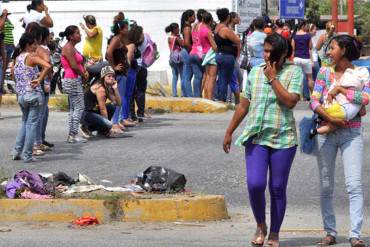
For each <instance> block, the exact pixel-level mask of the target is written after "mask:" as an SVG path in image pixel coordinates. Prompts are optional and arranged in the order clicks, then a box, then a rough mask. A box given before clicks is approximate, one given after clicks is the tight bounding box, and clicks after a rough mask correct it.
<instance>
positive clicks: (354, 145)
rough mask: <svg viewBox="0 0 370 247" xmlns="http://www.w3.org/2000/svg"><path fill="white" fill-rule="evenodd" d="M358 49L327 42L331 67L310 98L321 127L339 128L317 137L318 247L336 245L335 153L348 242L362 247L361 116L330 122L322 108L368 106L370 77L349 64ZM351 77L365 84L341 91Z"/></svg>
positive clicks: (339, 39) (351, 42)
mask: <svg viewBox="0 0 370 247" xmlns="http://www.w3.org/2000/svg"><path fill="white" fill-rule="evenodd" d="M360 50H361V45H360V44H359V43H358V42H357V41H356V40H355V39H354V38H353V37H351V36H349V35H338V36H335V37H333V38H332V39H331V40H330V41H329V46H328V52H327V55H328V58H329V59H330V60H331V61H332V64H331V65H332V66H331V67H322V68H321V69H320V72H319V73H318V75H317V79H316V82H315V86H314V91H313V93H312V95H311V108H312V110H313V111H315V112H316V113H317V114H318V115H319V116H320V117H321V119H323V122H322V123H323V124H325V123H324V122H326V123H331V124H333V125H335V126H337V127H338V128H337V129H336V130H335V131H334V132H331V133H329V134H326V135H318V136H317V152H316V155H317V163H318V168H319V175H320V187H321V200H320V203H321V214H322V219H323V224H324V230H325V231H326V237H324V238H323V239H322V240H321V241H320V242H319V243H318V244H319V245H321V246H327V245H332V244H335V243H336V237H337V230H336V222H335V214H334V209H333V192H334V185H335V181H334V178H335V174H334V172H335V163H336V157H337V152H338V149H339V150H340V151H341V157H342V162H343V168H344V177H345V184H346V190H347V193H348V197H349V208H350V219H351V231H350V235H349V241H350V244H351V246H352V247H364V246H365V243H364V242H363V241H362V240H361V239H360V237H361V227H362V222H363V218H364V215H363V214H364V198H363V196H364V195H363V186H362V171H363V155H364V141H363V137H362V128H361V116H360V115H364V114H365V112H364V111H360V114H359V115H358V116H356V117H355V118H353V119H351V120H348V121H345V120H341V119H337V118H333V117H331V116H330V115H328V113H326V111H325V110H324V107H323V106H322V103H323V101H324V100H325V99H327V98H328V97H329V98H332V99H333V98H336V96H337V95H338V96H341V97H345V99H346V100H348V101H349V102H350V103H351V104H357V105H359V106H362V107H363V109H364V106H365V105H367V104H368V103H369V93H370V76H369V73H368V71H367V70H366V69H364V68H361V67H355V66H354V65H353V64H352V63H351V62H352V61H353V60H356V59H358V58H359V57H360ZM345 72H346V73H352V74H353V77H355V78H360V79H361V81H362V82H363V83H364V87H363V89H362V90H356V89H349V88H344V87H341V79H342V76H343V74H344V73H345Z"/></svg>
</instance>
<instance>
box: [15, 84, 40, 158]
mask: <svg viewBox="0 0 370 247" xmlns="http://www.w3.org/2000/svg"><path fill="white" fill-rule="evenodd" d="M18 104H19V106H20V108H21V110H22V125H21V128H20V130H19V132H18V135H17V138H16V141H15V146H14V150H13V153H12V155H14V156H20V155H21V154H23V157H22V158H23V160H24V161H25V162H27V161H30V160H31V159H32V148H33V143H34V141H35V135H36V128H37V122H38V118H39V116H40V111H41V109H42V105H43V97H42V94H41V93H40V92H35V91H32V92H27V93H25V94H24V95H20V96H18Z"/></svg>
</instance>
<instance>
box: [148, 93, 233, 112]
mask: <svg viewBox="0 0 370 247" xmlns="http://www.w3.org/2000/svg"><path fill="white" fill-rule="evenodd" d="M145 105H146V107H147V108H152V109H162V110H164V111H169V112H199V113H221V112H226V111H227V110H228V107H227V105H226V104H223V103H219V102H214V101H212V100H208V99H202V98H182V97H155V96H147V97H146V102H145Z"/></svg>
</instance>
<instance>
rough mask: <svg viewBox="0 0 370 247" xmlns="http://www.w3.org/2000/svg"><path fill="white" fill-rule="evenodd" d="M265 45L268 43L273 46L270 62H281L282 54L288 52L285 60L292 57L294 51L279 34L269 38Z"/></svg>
mask: <svg viewBox="0 0 370 247" xmlns="http://www.w3.org/2000/svg"><path fill="white" fill-rule="evenodd" d="M264 43H265V44H266V43H268V44H270V45H271V46H272V50H271V52H270V62H279V61H280V58H281V56H282V54H283V53H285V52H287V55H286V57H285V58H287V57H290V56H291V55H292V52H293V49H292V45H291V44H290V42H289V41H288V40H286V39H285V38H284V37H283V36H281V35H279V34H277V33H273V34H271V35H269V36H267V37H266V39H265V42H264Z"/></svg>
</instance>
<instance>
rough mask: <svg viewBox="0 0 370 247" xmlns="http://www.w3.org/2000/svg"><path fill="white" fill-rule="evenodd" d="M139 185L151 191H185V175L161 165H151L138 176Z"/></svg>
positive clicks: (137, 182)
mask: <svg viewBox="0 0 370 247" xmlns="http://www.w3.org/2000/svg"><path fill="white" fill-rule="evenodd" d="M136 184H137V185H140V186H141V187H142V188H143V189H144V190H146V191H149V192H184V191H185V184H186V178H185V175H183V174H181V173H177V172H175V171H173V170H171V169H167V168H164V167H161V166H150V167H149V168H147V169H146V170H145V171H144V172H143V173H142V174H140V175H139V176H138V177H137V181H136Z"/></svg>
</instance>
